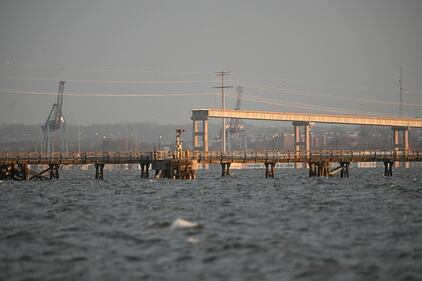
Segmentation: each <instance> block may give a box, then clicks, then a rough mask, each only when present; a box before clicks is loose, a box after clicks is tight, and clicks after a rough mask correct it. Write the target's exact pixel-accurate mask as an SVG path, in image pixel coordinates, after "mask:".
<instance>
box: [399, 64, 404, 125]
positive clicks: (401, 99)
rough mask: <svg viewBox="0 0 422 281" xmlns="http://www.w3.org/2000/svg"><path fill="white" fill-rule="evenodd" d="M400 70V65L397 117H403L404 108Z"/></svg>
mask: <svg viewBox="0 0 422 281" xmlns="http://www.w3.org/2000/svg"><path fill="white" fill-rule="evenodd" d="M402 82H403V81H402V71H401V65H400V76H399V85H400V108H399V117H400V118H403V115H404V109H403V86H402Z"/></svg>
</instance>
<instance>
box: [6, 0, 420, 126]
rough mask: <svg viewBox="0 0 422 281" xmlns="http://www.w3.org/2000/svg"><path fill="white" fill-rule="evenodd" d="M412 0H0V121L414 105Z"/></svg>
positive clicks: (145, 118) (155, 119)
mask: <svg viewBox="0 0 422 281" xmlns="http://www.w3.org/2000/svg"><path fill="white" fill-rule="evenodd" d="M421 11H422V1H420V0H402V1H396V0H371V1H368V0H354V1H350V0H275V1H270V0H262V1H258V0H255V1H251V0H231V1H227V0H226V1H219V0H214V1H205V0H178V1H174V0H167V1H166V0H148V1H144V0H133V1H128V0H115V1H112V0H90V1H87V0H72V1H66V0H26V1H25V0H9V1H8V0H1V1H0V124H5V123H6V124H9V123H26V124H39V123H40V122H42V121H45V119H46V118H47V115H48V113H49V112H50V110H51V107H52V105H53V104H54V103H55V101H56V98H57V89H58V81H59V80H65V81H66V85H65V90H64V93H65V96H64V102H63V113H64V116H65V118H66V120H67V122H68V123H71V124H78V123H79V122H80V123H81V124H86V125H87V124H93V123H96V124H99V123H126V122H148V123H158V124H180V123H182V124H185V123H188V122H190V116H191V110H192V109H193V108H212V107H221V94H220V92H219V90H218V89H216V88H214V87H218V86H219V85H220V80H219V78H218V77H217V76H216V72H218V71H230V75H228V76H226V77H225V79H226V82H225V85H230V86H233V88H231V89H227V92H226V105H227V108H233V107H234V105H235V101H236V92H237V87H243V92H242V103H241V108H242V109H249V110H265V111H287V112H312V113H324V114H325V113H335V114H359V115H380V116H394V117H396V116H398V114H399V82H398V80H399V72H400V67H401V68H402V73H403V75H402V85H403V96H404V110H405V112H404V113H405V116H406V117H419V118H422V17H421V16H420V13H421Z"/></svg>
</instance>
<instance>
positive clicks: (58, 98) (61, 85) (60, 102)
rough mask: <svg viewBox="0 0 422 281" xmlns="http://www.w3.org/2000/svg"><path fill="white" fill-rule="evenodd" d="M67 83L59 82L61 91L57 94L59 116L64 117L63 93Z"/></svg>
mask: <svg viewBox="0 0 422 281" xmlns="http://www.w3.org/2000/svg"><path fill="white" fill-rule="evenodd" d="M65 83H66V81H59V91H58V94H57V115H62V108H63V91H64V84H65Z"/></svg>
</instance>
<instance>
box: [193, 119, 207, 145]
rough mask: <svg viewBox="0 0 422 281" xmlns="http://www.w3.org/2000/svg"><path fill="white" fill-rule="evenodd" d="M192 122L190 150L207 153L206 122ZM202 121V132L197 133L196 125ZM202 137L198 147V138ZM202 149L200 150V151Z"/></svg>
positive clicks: (197, 127)
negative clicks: (200, 144)
mask: <svg viewBox="0 0 422 281" xmlns="http://www.w3.org/2000/svg"><path fill="white" fill-rule="evenodd" d="M192 121H193V130H192V132H193V139H192V150H193V151H195V150H202V151H203V152H205V153H207V152H208V120H207V119H204V120H195V119H192ZM200 121H202V132H199V126H198V123H199V122H200ZM200 136H202V147H201V146H199V137H200ZM201 148H202V149H201Z"/></svg>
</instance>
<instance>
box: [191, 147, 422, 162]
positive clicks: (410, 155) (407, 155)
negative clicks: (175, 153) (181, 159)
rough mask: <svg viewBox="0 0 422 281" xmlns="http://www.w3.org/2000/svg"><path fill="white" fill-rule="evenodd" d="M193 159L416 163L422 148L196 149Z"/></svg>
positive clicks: (213, 160)
mask: <svg viewBox="0 0 422 281" xmlns="http://www.w3.org/2000/svg"><path fill="white" fill-rule="evenodd" d="M193 159H195V160H198V161H199V162H203V163H221V162H231V163H307V162H309V161H329V162H382V161H398V162H414V161H422V151H420V150H418V151H410V150H409V151H397V150H317V151H310V152H300V153H296V152H285V151H264V152H247V151H232V152H225V153H221V152H208V153H204V152H195V153H194V154H193Z"/></svg>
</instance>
